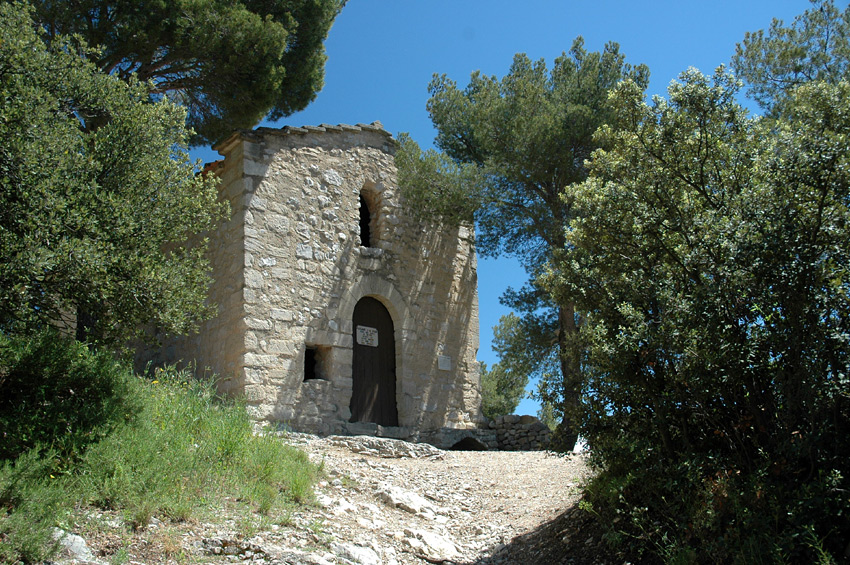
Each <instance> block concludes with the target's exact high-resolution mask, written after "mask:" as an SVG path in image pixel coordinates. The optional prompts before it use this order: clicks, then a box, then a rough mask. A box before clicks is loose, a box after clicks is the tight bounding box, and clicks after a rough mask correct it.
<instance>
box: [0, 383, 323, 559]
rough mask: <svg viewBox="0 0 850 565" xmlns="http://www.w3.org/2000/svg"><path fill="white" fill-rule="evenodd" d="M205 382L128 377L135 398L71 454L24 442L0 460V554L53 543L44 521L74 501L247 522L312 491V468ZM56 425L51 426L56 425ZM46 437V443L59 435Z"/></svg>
mask: <svg viewBox="0 0 850 565" xmlns="http://www.w3.org/2000/svg"><path fill="white" fill-rule="evenodd" d="M214 390H215V387H214V385H213V383H211V382H200V381H195V380H193V379H192V378H191V377H190V375H189V374H188V373H187V372H178V371H174V370H173V369H166V370H159V371H157V373H156V374H155V379H154V380H152V381H149V380H144V379H140V378H132V379H131V380H129V387H128V391H129V392H128V396H129V398H130V401H131V402H132V403H133V404H135V405H137V406H139V408H138V410H137V411H136V413H135V414H134V415H133V418H131V419H130V420H129V421H126V422H125V423H123V424H122V425H120V426H118V427H117V428H115V429H113V430H112V431H111V432H110V433H108V434H107V435H105V436H103V437H101V438H100V439H99V441H97V442H96V443H93V444H90V445H89V446H88V449H87V450H86V451H85V452H84V453H83V454H82V456H81V457H80V458H79V459H78V460H77V461H75V462H73V464H70V465H69V464H65V463H64V462H63V460H61V459H60V458H59V456H58V454H57V453H56V452H54V451H52V450H45V449H33V450H30V451H27V452H24V453H23V454H22V455H21V456H20V457H18V458H17V459H16V460H14V461H7V462H5V463H4V464H3V465H2V466H0V539H2V540H3V543H0V560H2V561H4V562H15V561H17V560H24V561H26V562H31V561H38V560H43V559H45V558H47V557H49V556H50V555H51V553H52V552H53V551H55V549H56V544H55V542H54V541H53V539H52V531H53V528H54V527H55V526H57V525H60V524H61V523H62V522H63V521H64V520H66V519H67V518H69V517H72V515H73V512H74V511H75V508H79V507H82V508H83V509H85V508H88V507H89V505H94V506H96V507H100V508H109V509H115V510H120V511H122V512H123V513H124V515H125V519H126V520H127V523H128V524H130V525H131V526H133V527H144V526H146V525H147V524H148V523H149V521H150V520H151V518H153V517H154V516H157V517H159V518H161V519H170V520H174V521H179V520H186V519H190V518H193V517H195V518H199V517H203V515H204V513H206V512H215V511H217V510H220V509H221V506H222V504H225V502H224V501H226V500H229V501H230V502H227V504H231V505H234V508H228V510H233V511H234V512H235V513H237V514H239V513H242V514H244V515H245V520H246V521H249V522H251V523H253V522H254V520H253V517H252V516H253V514H254V513H259V514H260V515H261V520H267V521H271V522H276V523H285V522H286V521H287V520H290V519H291V512H292V506H293V505H295V504H299V503H305V502H308V501H310V500H311V499H312V483H313V481H314V480H315V477H316V474H317V469H316V467H315V465H313V464H311V463H310V462H309V460H308V458H307V455H306V454H305V453H303V452H301V451H298V450H297V449H295V448H293V447H291V446H288V445H286V444H285V443H284V442H283V441H281V439H280V438H278V437H276V436H274V435H262V436H256V435H254V434H253V432H252V424H251V422H250V420H249V419H248V416H247V413H246V411H245V408H244V406H242V405H239V404H235V403H232V402H231V403H227V402H223V401H221V400H219V399H218V398H217V397H216V395H215V393H214ZM61 431H62V430H58V433H61ZM63 441H64V440H63V438H62V437H58V438H55V440H54V443H59V444H62V443H63Z"/></svg>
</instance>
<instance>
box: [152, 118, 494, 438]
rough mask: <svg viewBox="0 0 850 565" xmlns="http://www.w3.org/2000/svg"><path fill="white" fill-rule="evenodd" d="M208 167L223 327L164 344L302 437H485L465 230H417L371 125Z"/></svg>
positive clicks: (276, 142) (287, 138) (260, 414)
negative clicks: (212, 177) (226, 212)
mask: <svg viewBox="0 0 850 565" xmlns="http://www.w3.org/2000/svg"><path fill="white" fill-rule="evenodd" d="M215 149H216V150H217V151H218V152H219V153H220V154H221V155H222V156H223V157H224V158H223V160H222V161H218V162H216V163H215V164H213V165H211V166H210V167H208V169H209V170H212V171H213V172H214V173H215V174H217V175H219V177H220V178H221V185H220V194H221V196H222V198H224V199H226V200H228V201H229V202H230V206H231V213H232V215H231V218H230V220H229V221H227V222H226V223H224V224H223V225H222V226H221V227H220V228H219V229H218V230H217V231H216V232H215V233H211V234H209V237H210V257H211V262H212V269H213V273H212V274H213V279H214V281H215V282H214V284H213V286H212V288H211V292H210V299H211V300H212V301H213V302H214V303H216V304H218V305H219V311H218V316H216V317H215V318H213V319H212V320H210V321H208V322H207V323H206V324H204V326H203V327H202V328H201V331H200V332H199V333H198V334H197V335H194V336H190V337H187V338H181V339H179V340H177V341H175V342H173V343H171V344H170V345H169V346H168V347H167V348H166V349H165V350H164V351H163V353H164V354H165V355H164V357H165V358H166V359H167V358H170V359H184V360H190V359H195V360H196V361H197V364H198V367H199V369H209V370H210V371H212V372H214V373H215V374H217V375H219V377H220V378H221V379H222V380H221V384H220V388H221V389H222V391H224V392H228V393H231V394H238V395H242V396H243V397H244V398H245V399H246V401H247V404H248V409H249V411H250V414H251V416H252V417H253V418H254V419H256V420H258V421H267V422H272V423H280V424H282V425H285V426H288V427H290V428H291V429H294V430H298V431H308V432H314V433H321V434H330V433H376V432H377V433H378V434H379V435H380V434H383V435H389V436H393V437H404V438H407V437H412V438H415V437H418V434H419V433H420V432H428V431H433V430H438V429H446V428H449V429H455V430H458V431H460V430H473V429H475V428H476V426H477V425H478V424H479V423H480V422H481V421H482V415H481V396H480V384H479V373H478V362H477V361H476V353H477V350H478V297H477V279H476V277H477V275H476V256H475V252H474V249H473V245H472V237H473V235H474V234H473V233H472V230H471V228H465V227H461V228H455V229H450V228H443V227H441V228H439V229H435V227H434V226H431V225H425V224H421V223H419V222H417V221H415V220H412V219H410V218H409V217H408V216H407V215H406V214H405V211H404V208H403V206H402V201H401V197H400V194H399V190H398V181H397V174H396V167H395V163H394V159H393V154H394V150H395V141H394V140H393V138H392V136H391V135H390V134H389V133H388V132H387V131H385V130H384V129H383V126H382V125H381V124H380V122H374V123H372V124H357V125H355V126H351V125H345V124H340V125H336V126H332V125H327V124H322V125H321V126H317V127H284V128H282V129H270V128H258V129H255V130H253V131H240V132H237V133H234V134H233V135H232V136H231V137H230V138H229V139H227V140H226V141H224V142H222V143H220V144H219V145H217V146H216V147H215Z"/></svg>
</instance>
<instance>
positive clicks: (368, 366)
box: [350, 296, 398, 426]
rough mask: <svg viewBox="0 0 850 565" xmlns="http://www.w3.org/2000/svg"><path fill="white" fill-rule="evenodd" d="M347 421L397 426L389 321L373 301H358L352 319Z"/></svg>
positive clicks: (384, 312) (363, 299)
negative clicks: (350, 374)
mask: <svg viewBox="0 0 850 565" xmlns="http://www.w3.org/2000/svg"><path fill="white" fill-rule="evenodd" d="M352 321H353V323H352V326H353V332H354V358H353V361H352V391H351V404H350V410H351V421H352V422H372V423H375V424H379V425H382V426H398V406H397V404H396V353H395V347H396V346H395V330H394V326H393V320H392V317H391V316H390V313H389V311H388V310H387V309H386V307H385V306H384V305H383V304H382V303H381V302H380V301H378V300H376V299H375V298H372V297H369V296H366V297H363V298H361V299H360V300H359V301H358V302H357V304H356V305H355V307H354V314H353V316H352Z"/></svg>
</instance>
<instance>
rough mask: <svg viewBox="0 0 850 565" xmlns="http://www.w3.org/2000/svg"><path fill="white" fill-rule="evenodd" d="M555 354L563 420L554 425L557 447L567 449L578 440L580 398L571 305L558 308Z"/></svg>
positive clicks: (578, 364) (579, 379)
mask: <svg viewBox="0 0 850 565" xmlns="http://www.w3.org/2000/svg"><path fill="white" fill-rule="evenodd" d="M558 329H559V331H558V353H559V357H560V360H561V375H562V377H563V384H562V395H563V400H562V402H563V404H562V406H561V408H562V411H563V414H564V418H563V420H562V421H561V423H560V425H559V426H558V430H557V432H556V433H557V438H556V441H557V444H558V447H560V448H561V449H564V450H571V449H573V447H575V444H576V441H578V420H579V399H580V395H581V356H580V355H579V351H578V347H577V345H578V344H577V341H576V340H577V334H578V325H577V324H576V317H575V306H574V305H573V304H566V305H563V306H559V307H558Z"/></svg>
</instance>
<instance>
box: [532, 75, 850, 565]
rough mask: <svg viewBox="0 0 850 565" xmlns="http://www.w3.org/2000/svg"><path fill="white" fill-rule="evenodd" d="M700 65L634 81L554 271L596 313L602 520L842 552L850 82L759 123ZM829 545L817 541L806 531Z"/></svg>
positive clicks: (724, 78) (825, 87) (697, 554)
mask: <svg viewBox="0 0 850 565" xmlns="http://www.w3.org/2000/svg"><path fill="white" fill-rule="evenodd" d="M737 91H738V84H737V83H736V81H735V80H734V78H732V77H730V76H728V75H726V74H724V73H723V71H722V69H721V70H718V72H717V74H715V76H714V77H713V78H709V77H705V76H702V75H701V74H699V73H698V72H696V71H693V70H691V71H688V72H686V73H684V74H683V75H682V77H681V83H674V84H673V85H671V87H670V89H669V91H668V92H669V100H664V99H661V98H656V99H654V100H653V101H652V103H651V104H646V103H645V102H644V101H643V93H642V90H641V89H640V88H639V87H638V86H636V85H634V84H632V83H624V84H623V85H621V86H620V87H619V88H618V89H617V90H616V91H615V93H614V95H613V98H612V105H613V107H614V108H615V109H616V111H617V113H616V117H615V120H613V121H612V126H611V127H605V128H603V129H602V130H601V131H600V133H599V134H598V135H599V142H600V144H601V145H602V146H604V147H607V148H608V149H607V150H599V151H597V152H596V153H595V154H594V156H593V161H592V165H591V173H592V174H591V178H590V180H588V181H587V182H585V183H582V184H577V185H572V186H570V187H568V189H567V191H566V194H565V195H564V198H565V199H566V200H568V201H571V202H573V203H574V205H575V206H576V208H577V209H578V210H579V212H580V213H579V214H578V215H577V217H576V218H575V219H574V220H573V221H572V223H571V224H570V230H569V231H568V234H567V237H568V241H569V244H570V245H571V246H572V249H571V250H570V251H569V252H564V253H562V254H560V255H559V256H558V258H557V260H556V261H555V262H554V263H553V266H552V269H551V271H550V274H549V276H548V278H547V281H546V283H547V284H548V285H549V286H550V288H551V289H552V291H553V293H554V294H555V296H556V298H557V299H558V300H573V301H575V302H576V304H577V307H578V308H579V309H580V310H581V311H582V312H583V313H584V314H585V323H584V324H583V326H582V328H581V333H580V335H579V338H580V339H581V346H582V350H583V351H585V355H584V356H583V358H582V368H583V375H584V390H583V393H584V395H583V399H584V420H583V428H582V433H583V434H586V437H587V441H588V445H589V446H590V449H591V453H592V454H593V457H594V460H595V463H596V464H597V465H598V466H599V467H600V469H601V473H600V475H599V477H598V478H597V479H596V481H595V484H594V486H593V487H592V488H591V493H592V495H593V497H594V499H593V503H594V508H596V509H598V511H599V512H600V514H601V516H602V518H603V520H607V521H609V523H612V521H613V520H614V519H615V518H619V521H618V524H620V525H619V526H618V529H619V530H620V531H621V532H622V533H623V534H624V535H625V536H627V538H628V539H630V540H636V542H637V545H638V546H641V547H643V548H647V547H649V548H653V549H652V550H653V551H654V552H656V553H663V554H666V555H667V558H668V559H669V560H673V561H675V560H679V559H682V560H686V561H691V562H712V563H713V562H747V563H749V562H753V561H757V560H765V561H781V560H787V561H790V562H806V561H812V560H815V559H816V557H817V555H816V553H817V551H816V550H815V549H814V546H815V545H817V547H818V548H819V550H822V551H826V552H828V553H829V554H830V555H832V556H833V557H834V558H836V559H839V558H840V556H841V555H843V554H844V552H845V550H846V543H847V539H848V537H850V529H848V526H847V525H848V524H850V521H848V520H847V512H848V509H850V499H848V498H847V492H848V487H850V485H848V484H847V481H848V477H850V464H848V459H847V458H846V456H845V454H846V453H847V451H848V449H850V440H848V438H850V434H848V432H850V403H848V401H849V400H850V386H848V385H850V382H849V381H848V377H847V375H848V374H850V347H848V346H850V343H848V340H850V315H848V313H850V209H848V205H847V203H848V201H850V200H848V198H850V167H848V163H850V151H848V139H850V111H848V109H850V84H848V83H847V82H844V81H841V82H838V83H837V84H829V83H826V82H816V83H811V84H807V85H803V86H800V87H799V88H797V89H796V90H795V91H793V92H789V93H788V94H787V96H788V99H787V102H786V105H785V109H784V111H783V113H782V116H781V117H779V118H778V119H777V120H776V121H772V122H771V121H768V120H764V119H758V118H750V117H748V116H747V113H746V111H745V110H744V109H743V108H742V107H740V106H739V105H738V104H737V103H736V102H735V97H736V95H737ZM813 539H814V540H816V541H817V542H818V543H817V544H812V543H811V541H812V540H813Z"/></svg>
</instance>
